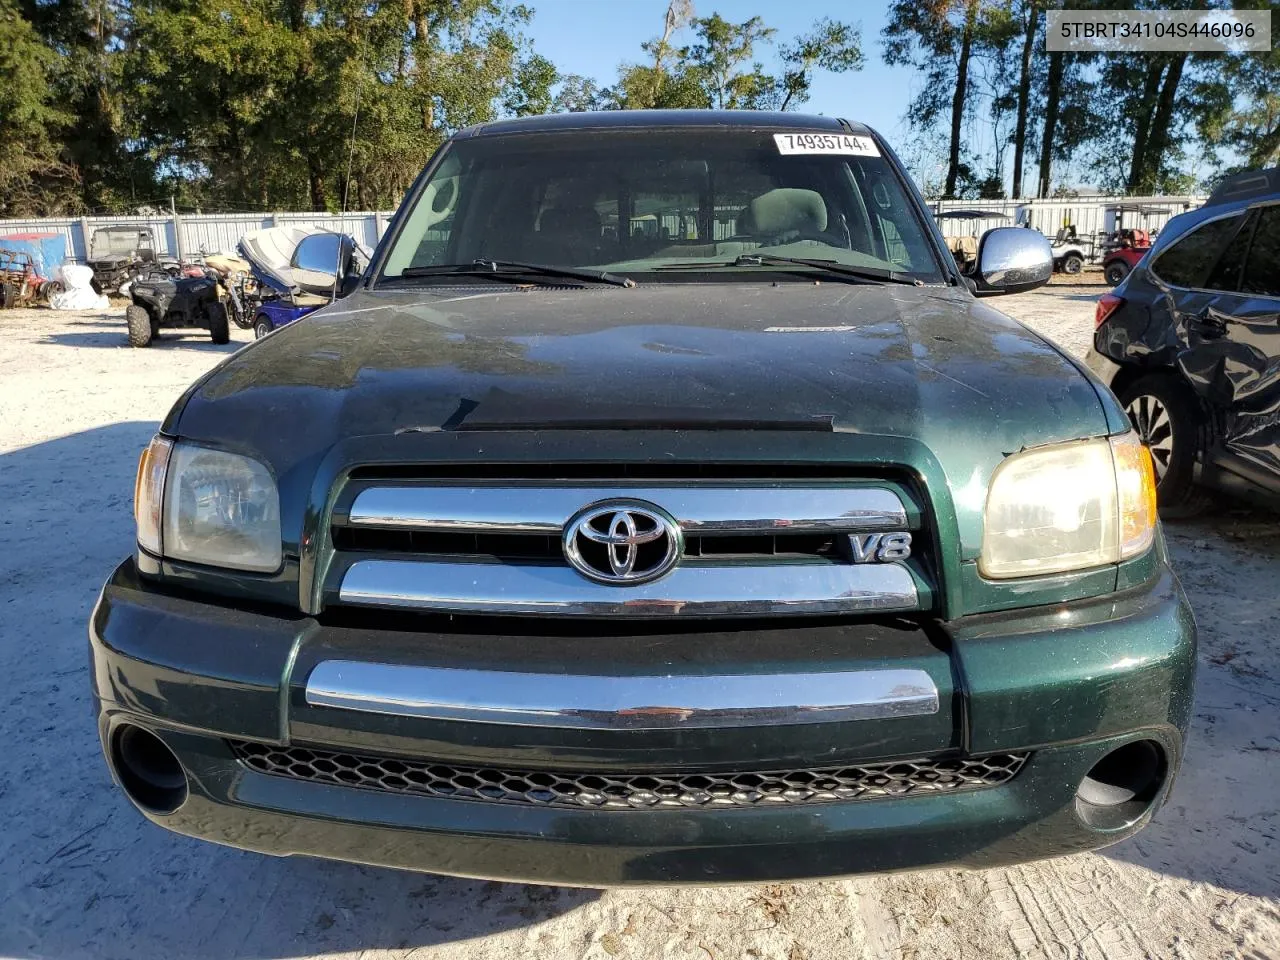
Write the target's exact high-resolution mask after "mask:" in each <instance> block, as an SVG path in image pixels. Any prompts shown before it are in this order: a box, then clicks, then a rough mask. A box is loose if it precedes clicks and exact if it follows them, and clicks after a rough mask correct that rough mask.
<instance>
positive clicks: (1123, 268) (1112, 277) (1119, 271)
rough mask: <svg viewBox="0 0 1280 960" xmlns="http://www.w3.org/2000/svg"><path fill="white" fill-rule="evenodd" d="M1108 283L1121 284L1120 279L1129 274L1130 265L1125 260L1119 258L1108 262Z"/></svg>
mask: <svg viewBox="0 0 1280 960" xmlns="http://www.w3.org/2000/svg"><path fill="white" fill-rule="evenodd" d="M1105 275H1106V278H1107V283H1109V284H1111V286H1113V287H1117V286H1119V285H1120V281H1121V280H1123V279H1124V278H1125V277H1127V276H1128V275H1129V265H1128V264H1127V263H1125V262H1124V261H1123V260H1117V261H1116V262H1115V263H1109V264H1107V270H1106V274H1105Z"/></svg>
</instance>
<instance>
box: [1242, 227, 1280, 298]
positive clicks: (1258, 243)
mask: <svg viewBox="0 0 1280 960" xmlns="http://www.w3.org/2000/svg"><path fill="white" fill-rule="evenodd" d="M1240 289H1241V290H1242V291H1244V292H1245V293H1254V294H1261V295H1262V296H1265V297H1280V206H1275V207H1266V208H1264V209H1263V210H1262V217H1261V219H1260V220H1259V221H1258V229H1257V230H1256V231H1255V232H1254V234H1253V246H1252V247H1250V248H1249V262H1248V265H1247V266H1246V267H1245V269H1244V281H1243V282H1242V283H1241V284H1240Z"/></svg>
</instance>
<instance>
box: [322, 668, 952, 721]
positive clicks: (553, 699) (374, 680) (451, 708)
mask: <svg viewBox="0 0 1280 960" xmlns="http://www.w3.org/2000/svg"><path fill="white" fill-rule="evenodd" d="M306 700H307V703H308V704H310V705H312V706H319V707H333V708H338V709H344V710H356V711H361V712H364V713H380V714H388V715H391V716H403V717H422V718H428V719H433V720H462V721H469V722H477V723H501V724H508V725H514V726H533V727H559V728H586V729H600V730H608V729H627V730H660V729H670V728H673V727H740V726H768V725H779V724H797V723H829V722H837V721H849V720H877V719H884V718H888V717H914V716H925V715H929V714H934V713H937V712H938V688H937V686H936V685H935V684H934V682H933V680H932V678H931V677H930V676H929V674H927V673H926V672H925V671H923V670H858V671H844V672H837V673H803V674H777V675H775V674H764V675H753V674H744V675H718V676H665V677H664V676H639V677H638V676H621V677H618V676H613V677H602V676H584V675H577V674H533V673H513V672H501V671H488V670H464V669H454V668H448V667H425V666H409V665H398V664H386V663H365V662H360V661H353V660H323V661H321V662H320V663H319V664H317V665H316V666H315V668H314V669H313V670H312V671H311V675H310V676H309V677H308V678H307V688H306Z"/></svg>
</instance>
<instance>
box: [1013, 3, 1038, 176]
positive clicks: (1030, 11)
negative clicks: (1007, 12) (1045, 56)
mask: <svg viewBox="0 0 1280 960" xmlns="http://www.w3.org/2000/svg"><path fill="white" fill-rule="evenodd" d="M1039 20H1040V10H1039V8H1038V7H1037V6H1036V2H1035V0H1030V2H1029V3H1028V4H1027V32H1026V35H1025V36H1024V37H1023V39H1022V72H1021V74H1020V75H1019V77H1018V122H1017V126H1016V127H1015V128H1014V131H1013V198H1014V199H1015V200H1017V199H1019V198H1021V196H1022V160H1023V157H1024V156H1025V154H1026V149H1027V110H1028V108H1029V106H1030V103H1031V52H1032V49H1033V48H1034V47H1035V44H1036V25H1037V23H1038V22H1039Z"/></svg>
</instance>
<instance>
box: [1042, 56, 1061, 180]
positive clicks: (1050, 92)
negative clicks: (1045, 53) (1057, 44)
mask: <svg viewBox="0 0 1280 960" xmlns="http://www.w3.org/2000/svg"><path fill="white" fill-rule="evenodd" d="M1066 69H1067V60H1066V55H1065V54H1064V53H1062V52H1061V51H1059V52H1057V53H1051V54H1049V75H1048V77H1047V78H1046V80H1045V87H1044V136H1043V138H1042V139H1041V141H1040V189H1039V190H1037V191H1036V196H1038V197H1040V198H1041V199H1042V200H1043V199H1044V198H1045V197H1047V196H1049V184H1050V174H1052V172H1053V138H1054V136H1055V135H1056V134H1057V132H1058V111H1059V110H1060V109H1061V106H1062V77H1063V75H1064V74H1065V73H1066Z"/></svg>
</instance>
